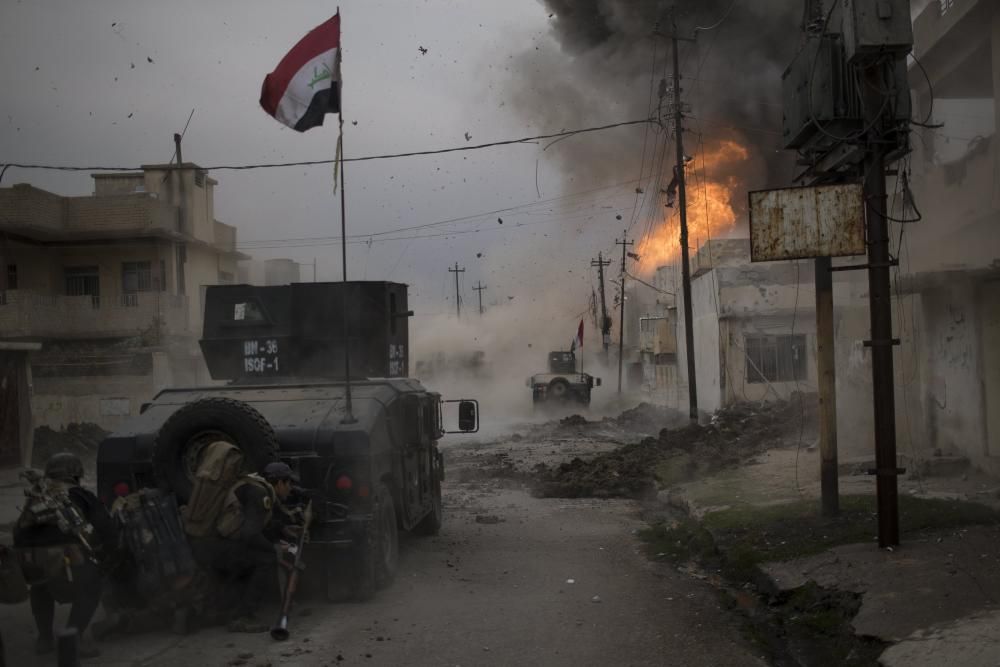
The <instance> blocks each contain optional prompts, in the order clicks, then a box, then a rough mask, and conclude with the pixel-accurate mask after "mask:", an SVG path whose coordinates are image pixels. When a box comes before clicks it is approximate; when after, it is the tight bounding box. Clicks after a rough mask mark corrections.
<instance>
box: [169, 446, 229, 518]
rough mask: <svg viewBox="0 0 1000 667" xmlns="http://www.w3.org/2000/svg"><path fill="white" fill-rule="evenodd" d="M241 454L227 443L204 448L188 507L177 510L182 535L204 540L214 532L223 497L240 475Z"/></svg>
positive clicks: (225, 496)
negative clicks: (178, 511)
mask: <svg viewBox="0 0 1000 667" xmlns="http://www.w3.org/2000/svg"><path fill="white" fill-rule="evenodd" d="M243 463H244V457H243V452H242V451H240V448H239V447H237V446H236V445H232V444H230V443H228V442H222V441H219V442H213V443H212V444H210V445H208V446H207V447H206V448H205V451H204V452H202V454H201V460H200V461H199V462H198V469H197V471H196V472H195V478H194V485H193V488H192V490H191V498H190V499H189V500H188V504H187V505H186V506H184V507H183V508H182V509H181V518H182V519H183V522H184V532H186V533H187V534H188V535H190V536H192V537H205V536H207V535H211V534H212V533H213V532H214V531H215V526H216V522H217V521H218V519H219V517H220V515H221V514H222V509H223V506H224V505H225V503H226V498H227V496H228V495H229V493H230V490H231V489H232V487H233V485H234V484H236V482H237V481H238V480H239V479H240V477H241V476H242V474H243Z"/></svg>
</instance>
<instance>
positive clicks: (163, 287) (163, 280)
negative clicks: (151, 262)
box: [153, 259, 167, 292]
mask: <svg viewBox="0 0 1000 667" xmlns="http://www.w3.org/2000/svg"><path fill="white" fill-rule="evenodd" d="M153 289H154V290H156V291H158V292H166V291H167V262H166V261H165V260H162V259H161V260H160V272H159V273H158V274H157V275H155V276H153Z"/></svg>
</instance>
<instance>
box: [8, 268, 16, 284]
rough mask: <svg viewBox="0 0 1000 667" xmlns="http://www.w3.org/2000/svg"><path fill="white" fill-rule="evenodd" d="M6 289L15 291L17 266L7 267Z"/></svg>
mask: <svg viewBox="0 0 1000 667" xmlns="http://www.w3.org/2000/svg"><path fill="white" fill-rule="evenodd" d="M7 289H17V264H8V265H7Z"/></svg>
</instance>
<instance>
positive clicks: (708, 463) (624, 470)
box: [533, 398, 815, 498]
mask: <svg viewBox="0 0 1000 667" xmlns="http://www.w3.org/2000/svg"><path fill="white" fill-rule="evenodd" d="M811 403H812V401H807V400H797V399H796V398H793V399H792V400H790V401H780V402H772V403H740V404H736V405H733V406H730V407H726V408H723V409H722V410H719V411H718V412H716V413H715V414H714V415H713V416H712V418H711V420H710V421H709V422H708V423H707V424H704V425H701V424H690V425H687V426H683V427H680V428H673V429H668V428H664V429H661V430H660V432H659V435H658V436H657V437H655V438H654V437H647V438H644V439H643V440H642V441H640V442H638V443H633V444H628V445H624V446H622V447H619V448H618V449H615V450H614V451H611V452H606V453H603V454H598V455H597V456H595V457H593V458H591V459H588V460H583V459H581V458H574V459H573V460H571V461H569V462H566V463H562V464H560V465H558V466H547V465H544V464H540V465H538V466H536V467H535V474H536V478H535V480H534V484H533V492H534V494H535V495H536V496H540V497H557V498H579V497H597V498H611V497H625V498H647V497H651V496H653V495H655V494H656V491H657V487H658V486H659V485H663V486H667V485H670V484H676V483H679V482H683V481H686V480H689V479H692V478H693V477H694V476H695V475H697V474H712V473H714V472H717V471H719V470H721V469H724V468H726V467H731V466H735V465H738V464H739V463H741V462H743V461H746V460H748V459H751V458H752V457H754V456H756V455H758V454H760V453H762V452H764V451H765V450H767V449H770V448H772V447H774V446H776V445H778V444H780V443H781V441H782V440H784V439H786V438H794V437H795V436H796V435H798V434H801V432H802V431H803V429H804V426H805V424H806V422H811V421H812V420H814V418H815V412H814V410H808V409H805V408H804V405H805V404H811ZM643 405H646V407H643ZM643 405H640V406H638V407H637V408H634V409H632V410H629V411H626V412H624V413H622V415H620V416H619V417H618V418H616V421H618V420H621V421H629V420H632V421H636V420H644V419H648V418H649V416H650V415H651V414H652V413H654V412H655V411H657V410H660V409H659V408H655V406H649V405H648V404H643Z"/></svg>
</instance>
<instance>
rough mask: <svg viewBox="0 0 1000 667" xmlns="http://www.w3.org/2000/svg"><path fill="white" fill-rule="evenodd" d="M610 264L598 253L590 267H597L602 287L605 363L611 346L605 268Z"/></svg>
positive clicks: (602, 335) (602, 327) (602, 331)
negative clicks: (605, 289)
mask: <svg viewBox="0 0 1000 667" xmlns="http://www.w3.org/2000/svg"><path fill="white" fill-rule="evenodd" d="M610 264H611V260H610V259H604V256H603V255H602V254H601V253H597V259H596V260H593V259H592V260H590V265H591V266H596V267H597V280H598V282H599V283H600V285H601V340H602V341H603V344H604V363H607V362H608V347H609V346H610V345H611V318H610V317H608V304H607V301H606V300H605V298H604V267H605V266H610Z"/></svg>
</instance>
